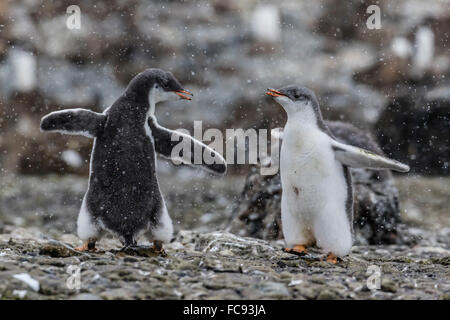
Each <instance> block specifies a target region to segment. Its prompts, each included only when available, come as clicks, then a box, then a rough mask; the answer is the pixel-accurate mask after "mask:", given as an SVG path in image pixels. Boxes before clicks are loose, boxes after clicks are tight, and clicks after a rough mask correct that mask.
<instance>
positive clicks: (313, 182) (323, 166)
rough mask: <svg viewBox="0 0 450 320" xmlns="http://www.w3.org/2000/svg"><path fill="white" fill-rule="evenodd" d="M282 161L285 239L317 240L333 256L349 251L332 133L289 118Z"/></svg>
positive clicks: (344, 188)
mask: <svg viewBox="0 0 450 320" xmlns="http://www.w3.org/2000/svg"><path fill="white" fill-rule="evenodd" d="M280 160H281V163H280V165H281V167H280V175H281V183H282V189H283V194H282V203H281V216H282V225H283V234H284V237H285V240H286V243H287V244H288V245H289V246H292V245H295V244H304V245H309V244H312V243H314V242H317V244H318V245H319V246H320V247H322V248H324V249H326V250H329V251H332V252H334V253H336V254H337V255H344V254H347V253H348V251H349V250H350V248H351V228H350V223H349V220H348V218H347V212H346V207H345V203H346V199H347V182H346V180H345V176H344V171H343V167H342V164H341V163H339V162H338V161H337V160H336V159H335V155H334V151H333V149H332V146H331V140H330V137H329V136H328V135H327V134H325V133H324V132H322V131H321V130H320V129H319V128H317V126H315V125H314V126H313V125H301V126H299V125H296V124H294V125H291V124H289V122H288V124H287V125H286V127H285V130H284V134H283V143H282V147H281V159H280ZM342 239H344V244H343V242H342V241H341V240H342ZM333 242H334V243H333ZM342 244H343V245H342Z"/></svg>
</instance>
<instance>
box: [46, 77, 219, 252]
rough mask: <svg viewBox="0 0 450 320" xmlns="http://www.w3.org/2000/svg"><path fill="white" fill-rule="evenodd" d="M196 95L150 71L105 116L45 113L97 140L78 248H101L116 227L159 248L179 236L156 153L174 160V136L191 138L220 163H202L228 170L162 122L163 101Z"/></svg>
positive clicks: (61, 127)
mask: <svg viewBox="0 0 450 320" xmlns="http://www.w3.org/2000/svg"><path fill="white" fill-rule="evenodd" d="M191 95H192V94H191V93H190V92H188V91H186V90H184V89H183V87H182V86H181V85H180V83H179V82H178V81H177V80H176V79H175V77H174V76H173V75H172V74H171V73H170V72H165V71H163V70H161V69H146V70H145V71H143V72H141V73H139V74H138V75H137V76H135V77H134V78H133V79H132V80H131V81H130V83H129V84H128V87H127V88H126V90H125V92H124V93H123V94H122V95H121V96H120V97H119V98H118V99H117V101H116V102H114V103H113V104H112V106H110V107H109V108H108V109H106V110H105V112H103V113H96V112H92V111H89V110H85V109H68V110H62V111H56V112H52V113H50V114H48V115H47V116H45V117H43V118H42V120H41V130H43V131H55V132H60V133H66V134H75V135H84V136H87V137H90V138H93V139H94V144H93V150H92V154H91V163H90V176H89V185H88V189H87V191H86V194H85V196H84V199H83V202H82V205H81V209H80V213H79V216H78V236H79V237H80V239H81V240H82V241H83V245H82V246H81V247H79V248H77V249H78V250H82V251H84V250H95V243H96V241H98V240H99V239H100V237H101V236H102V234H103V232H104V231H109V232H111V233H113V234H114V235H116V236H118V237H119V239H120V241H121V242H122V243H123V244H124V246H125V247H126V246H133V245H135V244H136V243H137V239H138V238H139V236H140V235H145V236H146V237H147V239H148V240H149V241H153V244H154V247H155V249H156V250H158V251H162V243H163V242H168V241H170V240H171V238H172V233H173V226H172V220H171V219H170V217H169V214H168V212H167V209H166V205H165V203H164V198H163V196H162V194H161V191H160V187H159V184H158V179H157V176H156V155H155V151H156V152H157V153H159V154H161V155H163V156H165V157H170V156H171V151H172V148H173V147H174V146H175V145H177V144H178V143H179V142H178V141H172V140H175V139H172V137H177V136H178V137H179V136H180V135H182V136H183V137H182V138H183V139H188V141H189V142H190V144H191V148H192V149H191V150H193V149H194V146H195V145H197V146H196V148H198V149H200V148H199V146H201V150H202V155H203V154H205V153H204V152H209V153H210V156H211V157H213V159H214V160H215V161H214V163H213V164H206V163H204V162H202V166H203V167H204V168H206V169H208V170H209V171H212V172H215V173H219V174H225V172H226V163H225V160H224V159H223V157H222V156H221V155H220V154H218V153H217V152H215V151H214V150H213V149H211V148H209V147H208V146H206V145H204V144H203V143H201V142H200V141H197V140H195V139H194V138H192V137H190V136H189V135H183V134H181V133H178V132H176V131H172V130H169V129H166V128H164V127H161V126H160V125H158V123H157V122H156V119H155V117H154V111H155V104H156V103H158V102H162V101H169V100H178V99H186V100H191V98H190V96H191ZM184 141H186V140H184ZM183 143H184V142H183ZM191 155H192V156H191V158H190V159H184V160H185V161H184V163H186V164H194V161H193V159H194V153H193V152H191ZM187 156H188V155H187ZM178 160H180V159H178ZM181 160H183V159H181Z"/></svg>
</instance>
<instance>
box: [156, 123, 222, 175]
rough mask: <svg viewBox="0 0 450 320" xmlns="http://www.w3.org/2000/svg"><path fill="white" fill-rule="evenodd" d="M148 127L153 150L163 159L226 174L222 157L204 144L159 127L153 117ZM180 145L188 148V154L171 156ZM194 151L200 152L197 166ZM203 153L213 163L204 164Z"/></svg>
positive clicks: (180, 153)
mask: <svg viewBox="0 0 450 320" xmlns="http://www.w3.org/2000/svg"><path fill="white" fill-rule="evenodd" d="M148 125H149V127H150V130H151V133H152V136H153V140H154V142H155V150H156V152H157V153H158V154H160V155H162V156H163V157H165V158H168V159H171V160H174V161H176V162H178V163H181V164H186V165H191V166H196V165H201V167H202V168H203V169H205V170H207V171H210V172H212V173H216V174H220V175H224V174H225V173H226V172H227V163H226V161H225V159H224V158H223V157H222V155H221V154H220V153H218V152H216V151H215V150H214V149H212V148H210V147H208V146H207V145H205V144H204V143H202V142H200V141H198V140H197V139H194V138H193V137H191V136H190V135H188V134H185V133H182V132H179V131H175V130H170V129H167V128H164V127H162V126H160V125H159V124H158V123H157V122H156V119H155V118H154V117H153V116H150V117H149V119H148ZM180 143H182V144H183V145H187V146H188V148H190V152H189V153H188V152H186V155H184V154H183V150H180V152H176V153H175V154H176V156H174V155H172V150H173V149H174V148H175V146H177V145H178V144H180ZM195 150H198V151H200V150H201V153H200V155H201V157H200V158H201V159H198V160H201V163H198V164H197V163H196V162H195V160H196V159H195V158H196V157H195ZM205 153H209V157H210V159H213V161H212V162H213V163H207V162H205V159H204V157H203V155H205ZM208 162H209V161H208Z"/></svg>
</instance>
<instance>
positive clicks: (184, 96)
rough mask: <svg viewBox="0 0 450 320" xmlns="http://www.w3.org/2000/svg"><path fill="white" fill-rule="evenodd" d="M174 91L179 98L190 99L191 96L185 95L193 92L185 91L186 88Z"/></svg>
mask: <svg viewBox="0 0 450 320" xmlns="http://www.w3.org/2000/svg"><path fill="white" fill-rule="evenodd" d="M175 93H176V94H177V95H179V96H180V98H181V99H186V100H192V98H191V97H188V96H187V95H190V96H193V94H192V93H190V92H189V91H187V90H180V91H175Z"/></svg>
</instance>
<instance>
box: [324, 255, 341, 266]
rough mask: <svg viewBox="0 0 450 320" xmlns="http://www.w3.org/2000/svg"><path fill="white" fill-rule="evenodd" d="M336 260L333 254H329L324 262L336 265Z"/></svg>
mask: <svg viewBox="0 0 450 320" xmlns="http://www.w3.org/2000/svg"><path fill="white" fill-rule="evenodd" d="M338 259H339V258H338V257H337V256H336V255H335V254H334V253H332V252H330V253H328V254H327V258H326V261H327V262H330V263H332V264H336V263H338Z"/></svg>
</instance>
